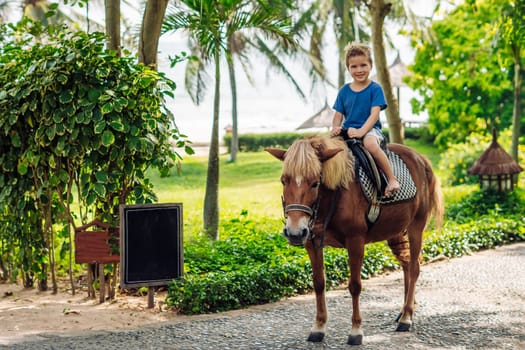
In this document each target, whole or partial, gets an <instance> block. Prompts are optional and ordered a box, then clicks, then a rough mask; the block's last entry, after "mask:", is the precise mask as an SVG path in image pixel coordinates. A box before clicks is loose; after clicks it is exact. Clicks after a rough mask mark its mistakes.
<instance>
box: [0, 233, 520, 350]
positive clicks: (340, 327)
mask: <svg viewBox="0 0 525 350" xmlns="http://www.w3.org/2000/svg"><path fill="white" fill-rule="evenodd" d="M361 295H362V297H361V306H362V313H363V330H364V332H365V337H364V340H363V345H362V346H359V347H351V346H349V345H346V340H347V336H348V332H349V330H350V313H351V300H350V296H349V293H348V291H346V290H336V291H331V292H329V293H328V294H327V302H328V310H329V313H330V314H329V323H328V331H327V335H326V336H325V340H324V342H322V343H319V344H312V343H309V342H307V341H306V337H307V336H308V332H309V329H310V326H311V324H312V322H313V317H314V312H315V307H314V297H313V296H312V295H307V296H300V297H295V298H291V299H288V300H285V301H282V302H278V303H275V304H270V305H262V306H257V307H252V308H249V309H247V310H241V311H234V312H227V313H222V314H216V315H205V316H196V317H191V318H187V317H186V318H183V320H179V321H173V322H169V323H163V324H158V325H155V326H148V327H145V328H143V329H139V330H127V331H110V330H108V331H104V332H87V333H78V334H72V333H67V334H40V335H34V336H30V337H28V338H26V339H25V340H24V341H23V342H22V343H17V344H11V345H9V346H6V347H0V348H1V349H4V348H5V349H80V350H82V349H108V350H109V349H125V350H132V349H213V350H222V349H250V350H251V349H272V350H273V349H350V348H353V349H388V350H397V349H399V350H401V349H403V350H404V349H513V350H514V349H525V243H519V244H513V245H509V246H505V247H499V248H496V249H493V250H488V251H484V252H480V253H476V254H474V255H472V256H466V257H463V258H459V259H452V260H447V261H441V262H436V263H432V264H428V265H424V266H423V267H422V270H421V276H420V278H419V281H418V289H417V290H416V296H417V300H418V307H417V309H416V314H415V319H414V325H413V327H412V330H411V331H410V332H407V333H396V332H394V328H395V325H394V324H393V320H394V318H395V317H396V315H397V313H398V311H399V309H400V307H401V300H402V274H401V273H400V272H394V273H391V274H390V275H386V276H380V277H376V278H373V279H370V280H366V281H364V283H363V292H362V294H361Z"/></svg>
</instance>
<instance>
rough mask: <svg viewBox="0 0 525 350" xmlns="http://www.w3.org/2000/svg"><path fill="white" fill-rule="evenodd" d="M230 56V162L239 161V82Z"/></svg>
mask: <svg viewBox="0 0 525 350" xmlns="http://www.w3.org/2000/svg"><path fill="white" fill-rule="evenodd" d="M231 52H232V51H230V56H228V58H227V61H228V71H229V73H230V86H231V92H232V139H231V144H230V149H231V151H230V162H235V161H236V160H237V151H238V150H239V130H238V129H239V126H238V115H237V81H236V78H235V67H234V64H233V57H231Z"/></svg>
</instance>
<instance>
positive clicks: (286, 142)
mask: <svg viewBox="0 0 525 350" xmlns="http://www.w3.org/2000/svg"><path fill="white" fill-rule="evenodd" d="M308 135H313V133H298V132H279V133H268V134H241V135H239V151H241V152H258V151H262V150H264V149H265V148H267V147H270V148H283V149H287V148H288V147H289V146H290V145H291V144H292V143H293V142H294V141H295V140H297V139H300V138H303V137H305V136H308ZM223 141H224V145H225V146H226V147H227V149H228V153H230V152H231V135H229V134H226V135H224V138H223Z"/></svg>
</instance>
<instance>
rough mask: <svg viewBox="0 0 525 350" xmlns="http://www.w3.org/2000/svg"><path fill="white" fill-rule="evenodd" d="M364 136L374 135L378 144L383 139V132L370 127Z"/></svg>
mask: <svg viewBox="0 0 525 350" xmlns="http://www.w3.org/2000/svg"><path fill="white" fill-rule="evenodd" d="M366 136H374V137H375V138H376V139H377V143H379V144H381V142H383V141H384V139H385V136H384V135H383V133H382V132H381V131H379V130H378V129H376V128H372V130H370V131H369V132H367V133H366V134H365V137H366Z"/></svg>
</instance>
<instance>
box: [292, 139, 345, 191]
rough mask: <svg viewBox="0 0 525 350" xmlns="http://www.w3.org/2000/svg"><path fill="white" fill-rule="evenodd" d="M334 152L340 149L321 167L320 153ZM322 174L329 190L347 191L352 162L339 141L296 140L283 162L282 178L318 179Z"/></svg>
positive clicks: (340, 140) (343, 145)
mask: <svg viewBox="0 0 525 350" xmlns="http://www.w3.org/2000/svg"><path fill="white" fill-rule="evenodd" d="M333 148H340V149H342V151H341V152H339V153H337V154H336V155H335V156H333V157H332V158H330V159H328V160H326V161H325V162H323V163H321V161H320V160H319V152H321V151H322V150H328V149H333ZM321 171H322V173H323V184H324V185H325V186H326V187H327V188H329V189H332V190H333V189H336V188H337V187H342V188H348V186H349V185H350V183H351V182H352V181H353V180H354V159H353V156H352V155H351V154H350V153H349V152H348V147H347V146H346V144H345V142H344V141H343V140H342V139H341V138H330V137H327V136H311V137H307V138H304V139H300V140H296V141H295V142H294V143H293V144H292V145H291V146H290V148H288V151H286V156H285V158H284V162H283V174H286V175H289V176H291V177H294V178H295V177H302V178H309V179H311V178H319V177H320V176H321Z"/></svg>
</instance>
